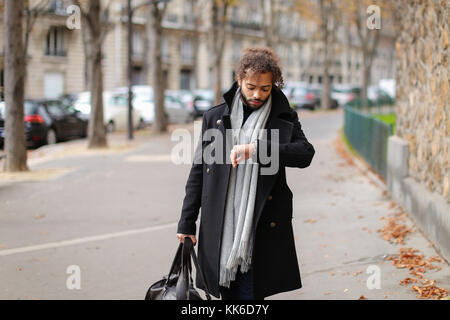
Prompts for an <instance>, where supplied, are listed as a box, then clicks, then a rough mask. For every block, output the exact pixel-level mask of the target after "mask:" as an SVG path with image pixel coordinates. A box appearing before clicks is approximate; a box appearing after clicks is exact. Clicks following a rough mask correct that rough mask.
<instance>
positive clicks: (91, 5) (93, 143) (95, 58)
mask: <svg viewBox="0 0 450 320" xmlns="http://www.w3.org/2000/svg"><path fill="white" fill-rule="evenodd" d="M72 2H73V3H74V4H75V5H77V6H78V7H79V8H80V12H81V15H82V18H83V25H84V26H86V27H87V31H88V32H87V33H86V34H85V35H86V37H85V40H86V43H85V45H86V50H85V52H86V53H87V55H88V56H87V59H86V60H87V65H88V67H87V77H88V83H89V84H88V87H89V91H90V92H91V114H90V117H89V125H88V148H105V147H107V145H108V144H107V140H106V127H105V124H104V119H103V70H102V44H103V41H104V39H105V37H106V33H107V31H108V25H106V24H105V21H107V20H108V12H109V5H110V3H111V1H110V2H109V3H108V5H107V6H106V7H105V9H104V10H102V9H101V4H100V2H101V1H100V0H89V1H85V3H86V7H83V6H82V5H81V3H80V1H77V0H72Z"/></svg>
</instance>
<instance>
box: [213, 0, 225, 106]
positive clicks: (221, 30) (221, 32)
mask: <svg viewBox="0 0 450 320" xmlns="http://www.w3.org/2000/svg"><path fill="white" fill-rule="evenodd" d="M227 10H228V2H226V1H223V3H222V7H220V6H219V3H218V1H215V0H213V3H212V12H211V28H212V32H211V35H212V39H211V42H212V45H211V47H212V48H213V65H212V69H213V75H214V104H219V103H220V102H221V101H222V63H223V62H222V60H223V59H222V58H223V51H224V47H225V35H226V32H225V28H226V17H227ZM219 19H220V20H221V21H219Z"/></svg>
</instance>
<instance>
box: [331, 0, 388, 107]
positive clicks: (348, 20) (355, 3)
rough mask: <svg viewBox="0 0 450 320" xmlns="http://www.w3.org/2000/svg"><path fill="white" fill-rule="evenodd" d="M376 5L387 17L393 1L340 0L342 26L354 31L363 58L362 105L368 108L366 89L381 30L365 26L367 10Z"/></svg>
mask: <svg viewBox="0 0 450 320" xmlns="http://www.w3.org/2000/svg"><path fill="white" fill-rule="evenodd" d="M373 4H376V6H377V7H378V8H379V9H380V14H381V13H382V14H383V16H384V17H387V16H389V15H390V14H391V13H392V12H393V11H394V10H393V9H394V5H395V1H394V2H391V1H368V0H341V10H340V11H341V13H342V14H341V17H342V18H343V19H342V22H343V25H344V26H346V28H347V29H348V30H351V29H352V28H355V29H356V35H357V38H358V40H359V43H360V49H361V53H362V57H363V71H362V92H361V98H362V104H363V107H368V98H367V88H368V86H369V84H370V78H371V72H372V63H373V60H374V58H375V54H376V50H377V47H378V43H379V40H380V36H381V30H379V29H377V28H369V27H368V26H367V19H368V14H367V9H368V7H369V6H370V5H373Z"/></svg>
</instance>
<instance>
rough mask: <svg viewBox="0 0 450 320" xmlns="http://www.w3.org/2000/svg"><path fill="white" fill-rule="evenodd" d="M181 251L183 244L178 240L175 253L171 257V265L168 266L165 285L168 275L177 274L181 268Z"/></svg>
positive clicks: (168, 278)
mask: <svg viewBox="0 0 450 320" xmlns="http://www.w3.org/2000/svg"><path fill="white" fill-rule="evenodd" d="M182 251H183V244H182V243H181V242H180V245H179V246H178V249H177V253H176V254H175V257H174V258H173V262H172V265H171V266H170V271H169V274H168V275H167V279H166V283H165V286H167V283H168V282H169V280H170V276H171V275H172V274H178V273H179V272H180V269H181V266H182V264H181V253H182Z"/></svg>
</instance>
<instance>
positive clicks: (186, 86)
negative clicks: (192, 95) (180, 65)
mask: <svg viewBox="0 0 450 320" xmlns="http://www.w3.org/2000/svg"><path fill="white" fill-rule="evenodd" d="M192 76H193V74H192V71H191V70H181V73H180V89H181V90H191V89H192V88H191V82H192Z"/></svg>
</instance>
